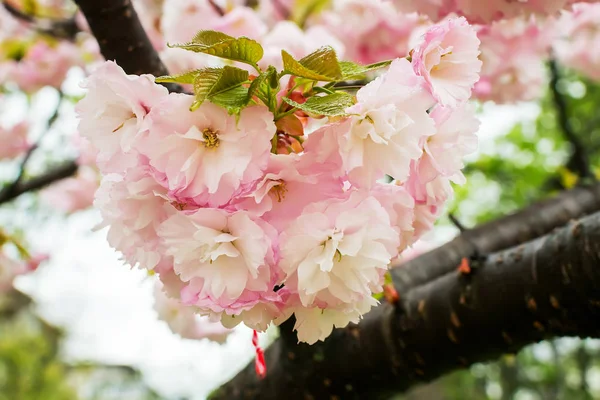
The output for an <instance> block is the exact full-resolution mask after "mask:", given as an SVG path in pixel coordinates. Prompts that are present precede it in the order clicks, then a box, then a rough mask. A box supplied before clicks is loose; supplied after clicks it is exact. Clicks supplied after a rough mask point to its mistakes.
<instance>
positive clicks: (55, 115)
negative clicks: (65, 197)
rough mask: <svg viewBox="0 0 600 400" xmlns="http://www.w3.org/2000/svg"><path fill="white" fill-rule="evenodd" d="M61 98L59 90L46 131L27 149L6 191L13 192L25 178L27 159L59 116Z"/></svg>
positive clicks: (61, 94)
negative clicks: (17, 171)
mask: <svg viewBox="0 0 600 400" xmlns="http://www.w3.org/2000/svg"><path fill="white" fill-rule="evenodd" d="M63 97H64V93H63V92H62V91H60V90H59V91H58V103H57V105H56V108H55V109H54V112H53V113H52V115H51V116H50V118H48V122H47V124H46V130H45V131H44V132H43V133H42V135H41V136H40V137H39V138H38V141H37V143H36V144H34V145H33V146H31V147H30V148H29V150H27V153H25V157H23V161H21V167H20V168H19V175H17V178H16V179H15V180H14V181H13V183H12V184H11V185H10V186H8V187H7V188H6V190H8V191H11V190H13V188H15V187H16V186H18V185H19V183H21V181H22V180H23V178H24V177H25V171H26V169H27V163H28V162H29V159H30V158H31V156H32V155H33V153H34V152H35V151H36V150H37V149H38V148H39V147H40V143H41V141H42V139H43V138H44V136H45V135H46V134H47V133H48V132H49V131H50V130H51V129H52V126H53V125H54V123H55V122H56V120H57V119H58V116H59V113H60V105H61V104H62V99H63Z"/></svg>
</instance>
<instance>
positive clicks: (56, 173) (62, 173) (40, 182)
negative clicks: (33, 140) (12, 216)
mask: <svg viewBox="0 0 600 400" xmlns="http://www.w3.org/2000/svg"><path fill="white" fill-rule="evenodd" d="M77 168H78V166H77V163H76V162H75V161H66V162H64V163H62V164H60V165H58V166H56V167H53V168H50V169H49V170H48V171H46V172H45V173H43V174H41V175H38V176H35V177H33V178H30V179H28V180H26V181H21V182H19V183H18V184H17V185H14V186H12V185H11V186H9V187H7V188H5V189H4V190H2V191H0V204H3V203H7V202H9V201H12V200H14V199H16V198H17V197H19V196H20V195H22V194H23V193H27V192H34V191H36V190H40V189H42V188H44V187H46V186H48V185H50V184H52V183H54V182H56V181H59V180H61V179H65V178H69V177H71V176H73V175H75V173H76V172H77Z"/></svg>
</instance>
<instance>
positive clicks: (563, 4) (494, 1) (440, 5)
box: [393, 0, 594, 23]
mask: <svg viewBox="0 0 600 400" xmlns="http://www.w3.org/2000/svg"><path fill="white" fill-rule="evenodd" d="M393 1H394V3H395V4H396V6H397V7H398V9H400V10H401V11H403V12H414V11H417V12H419V13H421V14H425V15H427V16H429V17H430V18H431V19H432V20H434V21H437V20H439V19H441V18H443V17H445V16H447V15H449V14H458V15H464V16H465V17H467V18H468V19H469V21H471V22H474V23H489V22H492V21H496V20H500V19H510V18H514V17H518V16H530V15H543V16H544V15H553V14H557V13H558V12H559V11H560V10H562V9H565V8H568V7H570V6H572V5H573V3H578V2H581V0H519V1H514V0H491V1H479V0H393ZM588 2H594V0H592V1H588Z"/></svg>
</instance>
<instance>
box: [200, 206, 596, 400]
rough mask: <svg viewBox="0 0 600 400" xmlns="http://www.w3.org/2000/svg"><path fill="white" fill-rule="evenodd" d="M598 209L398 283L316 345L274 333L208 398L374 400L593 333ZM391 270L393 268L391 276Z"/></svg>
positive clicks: (594, 324)
mask: <svg viewBox="0 0 600 400" xmlns="http://www.w3.org/2000/svg"><path fill="white" fill-rule="evenodd" d="M599 263H600V213H598V214H594V215H592V216H589V217H586V218H584V219H583V220H581V221H579V222H576V223H571V224H569V225H568V226H565V227H563V228H562V229H560V230H558V231H555V232H554V233H552V234H549V235H546V236H543V237H540V238H538V239H536V240H533V241H530V242H527V243H526V244H523V245H521V246H518V247H513V248H510V249H507V250H504V251H501V252H497V253H494V254H491V255H490V256H489V257H488V258H487V260H486V261H485V262H484V263H483V264H482V265H481V267H480V268H479V269H478V270H477V271H476V273H474V274H471V275H468V276H464V275H461V274H459V273H458V272H456V271H453V272H448V273H447V274H444V275H443V276H440V277H438V278H437V279H433V280H431V281H429V282H426V283H422V284H415V285H413V286H412V287H411V288H410V289H409V290H407V291H406V292H405V293H404V295H403V297H402V301H401V303H400V305H399V306H398V307H397V308H396V309H394V307H393V306H392V305H389V304H384V305H382V306H380V307H377V308H376V309H374V310H373V311H371V312H370V313H368V314H367V315H366V316H365V318H364V320H363V321H362V322H361V323H360V324H359V325H354V326H350V327H348V328H346V329H337V330H335V331H334V333H333V334H332V336H331V337H330V338H328V339H327V340H326V341H325V342H323V343H318V344H316V345H314V346H308V345H305V344H300V345H293V346H292V345H290V344H289V342H286V341H282V340H278V341H276V342H275V343H274V344H273V345H272V346H271V347H270V348H269V349H268V350H267V352H266V359H267V368H268V373H267V376H266V377H265V379H263V380H259V379H258V378H257V377H256V373H255V371H254V367H253V366H252V365H250V366H248V367H246V368H245V369H244V370H243V371H241V372H240V373H239V374H238V375H237V376H236V377H235V378H234V379H232V380H231V381H230V382H228V383H227V384H225V385H224V386H222V387H221V388H220V389H219V390H218V391H217V392H216V393H214V394H213V396H212V397H211V399H213V400H220V399H228V400H234V399H261V400H270V399H282V398H285V399H286V400H296V399H298V400H300V399H302V400H305V399H315V400H316V399H340V400H341V399H383V398H389V396H390V395H391V394H394V393H398V392H402V391H404V390H406V389H408V388H409V387H411V386H414V385H416V384H418V383H420V382H427V381H431V380H433V379H435V378H437V377H439V376H441V375H444V374H446V373H448V372H450V371H452V370H455V369H458V368H464V367H467V366H469V365H471V364H473V363H475V362H481V361H485V360H492V359H495V358H497V357H498V356H500V355H502V354H503V353H513V352H517V351H518V350H519V349H521V348H522V347H523V346H525V345H527V344H530V343H534V342H537V341H540V340H543V339H549V338H552V337H556V336H580V337H600V269H599V268H598V265H599ZM397 271H398V269H396V270H394V272H393V274H396V273H397Z"/></svg>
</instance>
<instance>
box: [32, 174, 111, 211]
mask: <svg viewBox="0 0 600 400" xmlns="http://www.w3.org/2000/svg"><path fill="white" fill-rule="evenodd" d="M99 184H100V180H99V177H98V172H97V171H96V170H94V169H93V168H90V167H80V168H79V170H78V172H77V175H76V176H74V177H72V178H66V179H63V180H60V181H58V182H57V183H55V184H53V185H50V186H49V187H47V188H46V189H44V190H43V191H42V193H41V196H42V199H43V200H44V201H45V202H47V203H49V204H50V205H51V206H52V207H54V208H56V209H58V210H60V211H62V212H64V213H73V212H75V211H79V210H83V209H86V208H88V207H91V206H92V204H93V202H94V194H95V192H96V189H98V186H99Z"/></svg>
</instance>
